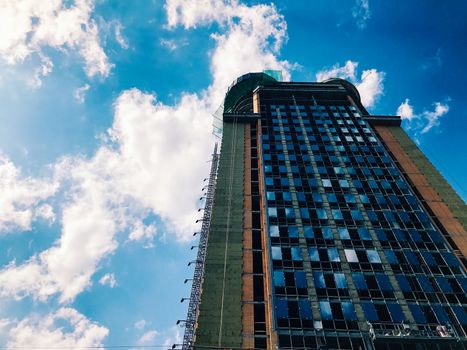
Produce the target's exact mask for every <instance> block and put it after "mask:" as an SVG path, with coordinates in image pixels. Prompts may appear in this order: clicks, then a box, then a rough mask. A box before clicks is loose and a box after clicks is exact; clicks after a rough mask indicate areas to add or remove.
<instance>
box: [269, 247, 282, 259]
mask: <svg viewBox="0 0 467 350" xmlns="http://www.w3.org/2000/svg"><path fill="white" fill-rule="evenodd" d="M271 255H272V258H273V260H282V250H281V247H271Z"/></svg>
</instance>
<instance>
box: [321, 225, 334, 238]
mask: <svg viewBox="0 0 467 350" xmlns="http://www.w3.org/2000/svg"><path fill="white" fill-rule="evenodd" d="M321 232H322V233H323V238H324V239H333V237H332V231H331V228H330V227H329V226H322V227H321Z"/></svg>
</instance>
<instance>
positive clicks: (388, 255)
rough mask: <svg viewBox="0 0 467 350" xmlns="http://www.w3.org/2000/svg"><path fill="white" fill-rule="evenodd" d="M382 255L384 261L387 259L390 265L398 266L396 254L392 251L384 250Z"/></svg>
mask: <svg viewBox="0 0 467 350" xmlns="http://www.w3.org/2000/svg"><path fill="white" fill-rule="evenodd" d="M384 255H386V259H388V262H389V263H390V264H394V265H396V264H398V263H399V261H398V260H397V257H396V254H394V252H393V251H392V250H385V251H384Z"/></svg>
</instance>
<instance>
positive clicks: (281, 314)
mask: <svg viewBox="0 0 467 350" xmlns="http://www.w3.org/2000/svg"><path fill="white" fill-rule="evenodd" d="M274 304H275V305H274V307H275V309H276V316H277V318H288V317H289V308H288V306H287V300H286V299H283V298H277V299H276V300H275V303H274Z"/></svg>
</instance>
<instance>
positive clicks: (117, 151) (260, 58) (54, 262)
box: [0, 0, 292, 303]
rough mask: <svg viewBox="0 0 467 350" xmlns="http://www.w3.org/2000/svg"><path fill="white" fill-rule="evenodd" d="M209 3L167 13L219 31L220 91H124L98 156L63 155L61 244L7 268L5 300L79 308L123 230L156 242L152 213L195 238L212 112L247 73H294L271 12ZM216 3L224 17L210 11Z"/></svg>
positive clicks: (216, 71)
mask: <svg viewBox="0 0 467 350" xmlns="http://www.w3.org/2000/svg"><path fill="white" fill-rule="evenodd" d="M205 5H206V6H199V4H197V6H195V7H194V6H193V5H192V2H191V1H180V0H177V1H168V2H167V7H166V8H167V11H168V25H169V27H173V26H176V25H183V26H185V27H186V28H191V27H195V26H197V25H207V24H209V23H212V22H217V23H218V24H219V25H220V26H221V29H220V32H219V33H216V34H215V35H213V38H214V43H215V48H214V50H213V51H212V54H211V72H212V84H211V85H210V86H208V87H206V89H205V90H203V91H201V92H199V93H184V94H182V96H181V98H180V101H179V102H178V103H177V104H175V105H166V104H163V103H161V102H159V101H158V100H157V96H156V95H155V94H154V93H149V92H143V91H140V90H138V89H130V90H126V91H123V92H122V93H121V94H120V95H119V97H118V98H117V99H116V101H115V104H114V109H115V113H114V121H113V124H112V127H111V128H110V129H109V130H108V133H107V137H105V138H104V139H105V140H104V141H103V144H102V145H101V146H100V148H99V149H98V150H97V151H96V153H95V154H94V155H93V156H92V157H90V158H84V157H65V158H64V159H63V160H61V161H60V162H59V163H58V164H57V165H56V167H55V171H56V175H55V176H56V177H57V178H58V179H59V181H61V183H62V185H63V186H65V187H66V188H67V190H66V191H65V193H66V194H67V197H66V199H65V200H64V202H63V204H62V207H61V212H62V215H61V236H60V239H59V240H57V241H56V242H55V243H54V244H53V246H52V247H50V248H49V249H46V250H44V251H43V252H41V253H39V254H35V255H34V256H32V257H31V258H30V259H29V260H28V261H26V262H25V263H23V264H21V265H18V264H16V262H15V261H12V262H10V263H9V264H8V265H7V266H5V267H4V268H3V269H2V270H1V271H0V295H4V296H14V297H16V298H22V297H24V296H28V295H30V296H32V297H34V298H36V299H39V300H47V299H48V298H49V297H51V296H52V295H55V294H59V298H58V300H59V302H61V303H69V302H71V301H73V300H74V298H75V297H76V295H78V294H79V293H81V292H82V291H83V290H85V289H86V288H90V286H91V283H92V278H91V277H92V275H93V274H94V273H95V271H96V270H97V268H98V266H99V264H100V263H101V262H102V261H103V259H105V258H106V257H108V256H109V255H110V254H112V253H113V252H114V251H115V249H116V248H117V246H118V242H117V240H116V234H117V233H118V232H121V231H126V232H128V237H129V239H130V240H134V241H142V242H144V243H145V244H148V240H149V241H150V240H152V239H153V237H154V235H155V234H156V230H155V228H154V227H153V226H151V225H143V220H144V218H146V217H147V216H148V215H150V214H151V215H153V214H154V215H157V216H158V217H159V218H160V219H162V222H163V224H164V226H165V230H166V231H168V232H171V233H173V234H174V236H175V237H176V238H177V239H178V240H189V239H191V237H192V235H191V233H192V232H193V230H195V229H196V227H197V225H196V224H195V220H196V218H197V217H198V215H199V214H198V213H197V209H198V205H199V203H198V202H197V200H198V198H199V192H200V185H201V179H203V178H204V177H205V176H206V174H207V173H208V171H209V166H210V164H209V162H208V160H209V158H210V153H211V152H212V149H213V142H214V140H213V137H212V135H211V131H212V113H213V112H214V111H215V110H216V109H217V107H218V106H219V105H220V104H221V103H222V100H223V97H224V94H225V91H226V89H227V87H228V85H229V84H230V83H231V82H232V81H233V79H235V78H236V77H237V76H239V75H241V74H244V73H246V72H250V71H262V70H264V69H271V68H272V69H280V70H282V71H283V76H285V77H286V79H287V78H288V77H290V69H291V67H292V65H291V64H290V63H289V62H287V61H280V60H279V59H278V58H277V56H278V54H279V50H280V47H281V45H282V44H283V43H284V41H285V40H286V24H285V21H284V18H283V17H282V16H281V15H280V14H279V13H278V12H277V10H276V8H275V7H274V6H273V5H255V6H246V5H243V4H239V3H238V2H236V1H231V2H230V1H226V2H222V1H217V2H214V1H208V2H206V4H205ZM174 6H175V9H176V11H175V13H176V14H175V15H172V14H171V11H173V10H171V9H173V8H174ZM212 6H214V7H215V8H216V9H219V10H221V11H220V13H221V15H220V14H218V13H217V12H216V11H215V12H211V11H210V10H212V8H213V7H212ZM191 11H195V12H194V13H190V12H191ZM219 16H220V17H219ZM76 247H81V249H79V250H78V249H76Z"/></svg>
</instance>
